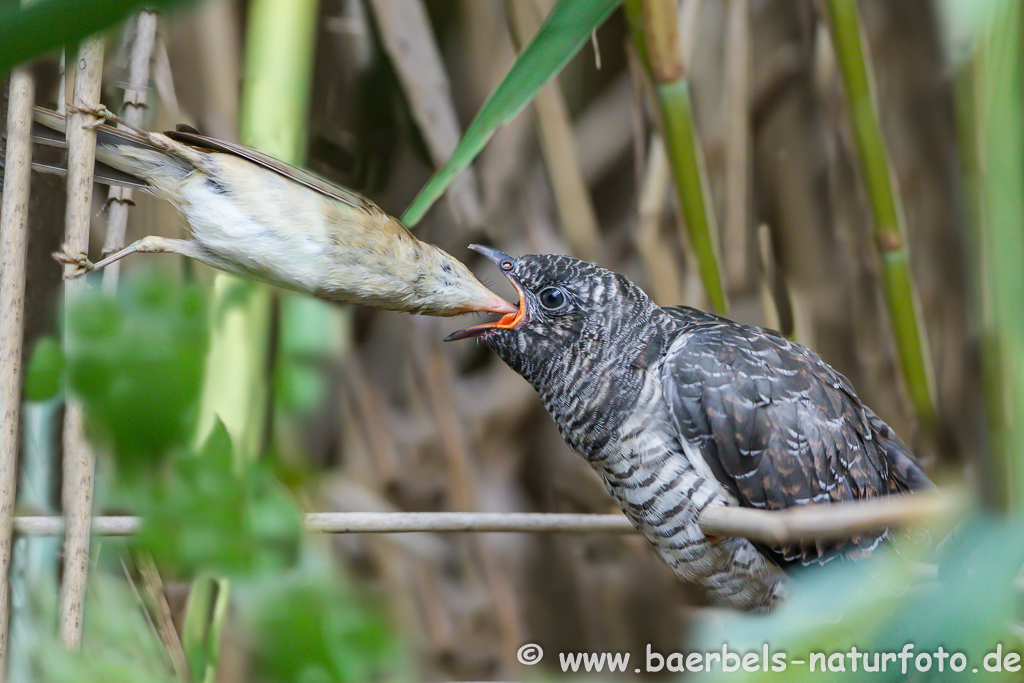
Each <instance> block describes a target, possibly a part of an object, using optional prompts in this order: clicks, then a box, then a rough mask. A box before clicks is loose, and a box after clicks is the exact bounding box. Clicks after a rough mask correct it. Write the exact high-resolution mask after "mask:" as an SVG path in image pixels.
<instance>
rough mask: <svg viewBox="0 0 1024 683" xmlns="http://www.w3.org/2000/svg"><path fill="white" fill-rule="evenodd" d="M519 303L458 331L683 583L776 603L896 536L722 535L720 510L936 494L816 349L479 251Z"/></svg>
mask: <svg viewBox="0 0 1024 683" xmlns="http://www.w3.org/2000/svg"><path fill="white" fill-rule="evenodd" d="M472 248H474V249H475V250H476V251H478V252H480V253H481V254H483V255H484V256H486V257H487V258H489V259H490V260H492V261H493V262H494V263H495V264H497V266H498V267H499V268H500V269H501V271H502V273H504V275H505V276H506V277H507V278H508V279H509V281H510V282H511V283H512V285H513V287H515V289H516V290H517V292H518V293H519V298H520V304H519V310H518V312H517V313H515V314H508V315H506V316H504V317H503V318H502V319H501V320H499V321H497V322H494V323H487V324H483V325H477V326H475V327H470V328H468V329H464V330H461V331H459V332H455V333H453V334H451V335H449V336H448V338H447V339H448V340H455V339H465V338H474V337H475V338H477V339H479V340H481V341H483V342H484V343H485V344H486V345H487V346H489V347H491V348H492V349H494V351H495V352H496V353H497V354H498V355H499V356H500V357H501V359H502V360H504V361H505V363H507V364H508V365H509V366H510V367H511V368H512V369H513V370H515V371H516V372H518V373H519V374H520V375H522V376H523V378H525V379H526V380H527V381H528V382H530V384H532V385H533V387H534V388H535V389H536V390H537V392H538V393H539V394H540V397H541V400H542V401H543V403H544V406H545V408H547V410H548V412H549V413H550V414H551V416H552V417H553V418H554V420H555V423H556V424H557V425H558V429H559V431H560V432H561V434H562V437H563V438H564V439H565V441H566V442H567V443H568V444H569V446H571V447H572V448H573V449H574V450H575V451H576V452H578V453H579V454H580V455H582V456H583V457H584V458H586V459H587V460H588V461H589V462H590V464H591V465H592V466H593V467H594V469H595V470H596V471H597V472H598V474H599V475H600V476H601V478H602V479H603V480H604V483H605V485H606V487H607V489H608V491H609V493H611V495H612V497H613V498H614V499H615V501H616V502H617V503H618V504H619V506H620V507H621V508H622V510H623V512H625V514H626V516H627V517H628V518H629V519H630V521H631V522H632V523H633V524H634V525H635V526H636V528H637V529H638V530H640V531H641V532H642V533H643V534H644V536H646V537H647V539H648V540H649V541H650V542H651V544H652V545H653V546H654V548H655V550H656V551H657V552H658V553H659V554H660V555H661V557H662V558H663V559H664V560H665V561H666V562H667V563H668V565H669V566H670V567H671V568H672V569H673V570H674V571H675V573H676V574H677V575H678V576H679V577H680V578H682V579H684V580H687V581H695V582H697V583H699V584H700V585H702V586H703V587H704V588H705V590H706V591H707V592H708V594H709V595H710V596H711V597H712V598H713V599H714V600H716V601H718V602H720V603H724V604H727V605H731V606H733V607H737V608H740V609H754V610H769V609H771V608H773V607H774V606H776V605H777V604H778V603H779V602H780V601H781V600H783V599H784V598H785V596H786V590H787V589H786V572H785V570H786V569H788V568H790V567H793V566H799V565H805V564H816V563H825V562H827V561H829V560H831V559H833V558H835V557H840V556H855V555H863V554H866V553H869V552H871V551H872V550H873V549H874V548H875V547H876V546H877V545H878V544H879V543H880V542H881V541H882V540H883V539H884V538H885V537H886V536H887V535H888V531H887V530H884V529H883V530H879V531H878V532H877V533H872V534H864V535H860V536H856V537H854V538H850V539H848V540H844V541H838V542H831V543H827V544H823V543H816V544H809V545H792V546H783V547H766V546H762V545H759V544H755V543H752V542H751V541H748V540H747V539H743V538H724V539H710V538H707V537H705V536H704V535H703V534H702V533H701V531H700V529H699V528H698V526H697V518H698V516H699V515H700V513H701V511H702V510H703V509H704V508H705V507H707V506H709V505H740V506H749V507H754V508H764V509H769V510H777V509H781V508H787V507H791V506H796V505H804V504H807V503H831V502H839V501H848V500H859V499H866V498H875V497H877V496H885V495H891V494H899V493H904V492H910V491H915V490H919V489H924V488H930V487H931V486H932V485H931V483H930V482H929V480H928V478H927V477H926V476H925V474H924V472H923V471H922V470H921V467H920V466H919V465H918V463H917V460H916V459H915V458H914V456H913V455H912V454H911V453H910V451H909V449H908V448H907V446H906V445H905V444H904V443H903V442H902V441H901V440H900V438H899V437H898V436H897V435H896V434H895V433H894V432H893V431H892V429H890V428H889V427H888V426H887V425H886V424H885V423H884V422H883V421H882V420H881V419H879V418H878V416H876V415H875V414H874V413H873V412H872V411H871V409H870V408H868V407H867V406H865V405H864V404H863V403H862V402H861V401H860V399H859V398H857V395H856V393H854V390H853V387H852V386H850V383H849V382H848V381H847V380H846V378H844V377H843V376H842V375H840V374H839V373H838V372H836V371H835V370H833V369H832V368H831V367H830V366H829V365H828V364H827V363H825V362H824V361H823V360H822V359H821V358H819V357H818V355H817V354H815V353H813V352H812V351H809V350H808V349H806V348H804V347H803V346H800V345H799V344H795V343H793V342H791V341H789V340H787V339H785V338H783V337H781V336H779V335H777V334H776V333H774V332H771V331H768V330H764V329H761V328H758V327H751V326H748V325H740V324H738V323H735V322H732V321H730V320H726V319H725V318H720V317H718V316H714V315H710V314H708V313H704V312H702V311H699V310H696V309H694V308H688V307H685V306H679V307H671V308H660V307H658V306H657V305H655V304H654V302H653V301H651V299H650V298H649V297H648V296H647V295H646V294H645V293H644V292H643V290H641V289H640V288H639V287H637V286H636V285H634V284H633V283H632V282H630V281H629V280H627V279H626V278H625V277H623V276H621V275H618V274H616V273H613V272H611V271H609V270H605V269H604V268H600V267H598V266H596V265H594V264H591V263H587V262H584V261H580V260H578V259H574V258H569V257H566V256H555V255H539V256H523V257H521V258H512V257H510V256H507V255H505V254H503V253H501V252H500V251H497V250H496V249H491V248H489V247H479V246H475V247H472Z"/></svg>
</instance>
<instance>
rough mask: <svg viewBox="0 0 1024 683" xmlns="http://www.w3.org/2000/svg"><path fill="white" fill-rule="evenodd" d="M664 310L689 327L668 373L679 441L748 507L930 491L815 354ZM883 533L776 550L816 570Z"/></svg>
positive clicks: (667, 392)
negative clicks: (817, 564)
mask: <svg viewBox="0 0 1024 683" xmlns="http://www.w3.org/2000/svg"><path fill="white" fill-rule="evenodd" d="M666 310H667V311H668V312H669V314H670V315H672V316H673V317H674V318H675V319H676V320H677V321H679V322H680V323H682V325H681V327H680V332H679V333H678V334H677V336H676V337H675V338H674V340H673V341H672V342H671V344H670V345H669V346H668V349H667V352H666V355H665V357H664V358H663V360H662V365H661V380H662V387H663V392H664V396H665V400H666V401H667V403H668V406H669V408H670V411H671V413H672V416H673V418H674V420H675V425H676V428H677V430H678V432H679V437H680V438H681V439H685V440H686V441H688V442H690V443H691V444H693V445H695V446H696V447H697V449H698V450H699V452H700V454H701V455H702V456H703V458H704V460H705V462H706V464H707V466H708V468H709V469H710V470H711V472H713V473H714V475H715V477H716V478H717V479H718V481H719V482H720V483H721V484H722V485H723V486H724V487H725V488H726V489H727V490H728V491H729V492H730V493H732V495H733V496H735V498H736V499H737V500H738V501H739V503H740V504H741V505H745V506H749V507H755V508H764V509H769V510H778V509H782V508H787V507H792V506H796V505H805V504H808V503H818V502H838V501H847V500H859V499H865V498H874V497H877V496H883V495H888V494H891V493H897V492H900V491H906V490H910V489H914V488H920V487H922V486H923V485H925V483H926V482H927V478H926V477H925V476H924V474H923V473H922V472H921V470H920V468H919V467H918V466H917V463H916V461H915V460H914V458H913V456H912V455H910V453H909V451H908V450H907V448H906V446H905V445H904V444H903V442H902V441H900V440H899V438H898V437H896V436H895V434H894V433H892V431H891V430H890V429H889V428H888V426H886V425H885V423H883V422H882V421H881V420H879V419H878V418H877V416H875V414H874V413H872V412H871V411H870V410H869V409H867V408H866V407H865V406H864V405H863V404H862V403H861V401H860V400H859V399H858V398H857V396H856V394H855V393H854V391H853V388H852V387H851V386H850V384H849V382H848V381H847V380H846V378H845V377H843V376H842V375H840V374H839V373H838V372H836V371H835V370H833V369H832V368H831V367H829V366H828V365H827V364H826V363H825V362H824V361H822V360H821V358H819V357H818V356H817V355H816V354H815V353H813V352H811V351H809V350H808V349H806V348H804V347H802V346H799V345H797V344H794V343H792V342H790V341H788V340H787V339H785V338H783V337H781V336H778V335H777V334H774V333H772V332H768V331H766V330H762V329H760V328H756V327H749V326H746V325H739V324H737V323H734V322H731V321H729V320H726V319H724V318H719V317H717V316H712V315H709V314H706V313H703V312H701V311H697V310H696V309H690V308H675V309H666ZM928 485H930V484H928ZM885 534H886V531H885V530H880V531H879V532H878V533H877V534H865V535H862V536H859V537H856V538H852V539H850V540H849V541H848V542H840V543H837V544H835V543H834V544H830V545H821V544H816V545H812V546H792V547H783V548H772V549H770V550H771V551H772V554H773V555H775V556H776V558H777V559H779V560H780V561H781V562H783V563H788V562H797V561H800V562H803V563H808V562H818V561H825V560H827V559H830V558H831V557H834V556H835V555H837V554H839V553H840V552H841V551H842V552H856V551H858V550H868V549H870V548H873V547H874V546H875V545H876V544H877V542H878V540H879V539H880V538H882V537H883V536H884V535H885Z"/></svg>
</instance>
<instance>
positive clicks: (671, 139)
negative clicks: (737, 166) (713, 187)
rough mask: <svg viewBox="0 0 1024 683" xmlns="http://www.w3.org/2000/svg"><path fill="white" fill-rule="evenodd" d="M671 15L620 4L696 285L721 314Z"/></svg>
mask: <svg viewBox="0 0 1024 683" xmlns="http://www.w3.org/2000/svg"><path fill="white" fill-rule="evenodd" d="M677 11H678V10H677V8H676V3H675V0H627V2H626V13H627V15H628V17H629V23H630V28H631V33H632V38H633V43H634V44H635V45H636V47H637V51H638V52H639V53H640V55H641V57H642V58H643V61H644V64H645V65H646V67H647V71H648V73H649V74H650V76H651V79H652V80H653V82H654V92H655V96H656V98H657V100H658V108H659V111H660V114H661V116H660V125H661V132H662V139H663V140H664V141H665V146H666V149H667V150H668V158H669V166H670V167H671V169H672V176H673V179H674V180H675V186H676V196H677V199H678V202H679V207H680V209H681V210H682V214H683V219H684V222H685V224H686V230H687V233H688V235H689V239H690V243H691V245H692V246H693V250H694V253H695V254H696V256H697V267H698V270H699V271H700V276H701V280H702V281H703V283H704V288H705V290H706V291H707V294H708V298H709V299H710V301H711V305H712V306H713V307H714V308H715V309H716V310H717V311H718V312H720V313H724V312H725V311H726V310H727V309H728V305H729V304H728V300H727V298H726V295H725V287H724V286H723V284H722V275H721V267H720V265H719V261H720V260H719V256H718V244H717V240H718V237H717V235H718V227H717V224H716V221H715V212H714V206H713V203H712V201H711V193H710V190H709V188H708V181H707V169H706V167H705V164H704V155H703V151H702V150H701V146H700V140H699V137H698V134H697V129H696V123H695V121H694V116H693V106H692V103H691V102H690V89H689V83H688V80H687V78H686V70H685V68H684V66H683V60H682V54H681V50H680V45H679V28H678V17H677Z"/></svg>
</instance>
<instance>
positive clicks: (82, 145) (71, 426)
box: [60, 37, 103, 648]
mask: <svg viewBox="0 0 1024 683" xmlns="http://www.w3.org/2000/svg"><path fill="white" fill-rule="evenodd" d="M71 66H72V69H73V71H74V74H75V89H74V100H73V103H74V104H76V105H80V106H95V105H97V104H98V103H99V98H100V85H101V78H102V76H103V40H102V39H101V38H96V37H93V38H87V39H86V40H84V41H83V42H82V44H81V45H80V47H79V50H78V55H77V57H76V58H75V62H74V63H73V64H72V65H71ZM94 120H95V118H94V117H93V116H90V115H88V114H82V113H78V112H75V113H72V114H70V115H69V116H68V127H67V139H68V177H67V191H68V198H67V210H66V213H65V219H64V229H65V247H66V248H67V249H68V251H69V253H72V254H76V253H79V252H85V251H87V250H88V247H89V219H90V217H91V214H92V175H93V165H94V164H95V161H96V132H95V131H94V130H92V129H90V128H86V127H85V125H86V124H89V123H92V122H93V121H94ZM68 268H69V269H73V268H74V267H73V266H68ZM84 284H85V280H84V279H82V278H79V279H75V280H67V281H65V283H64V301H65V306H67V305H70V304H71V303H72V302H73V301H74V299H75V296H76V294H78V292H79V291H81V288H82V287H83V286H84ZM65 343H66V340H65ZM95 467H96V463H95V460H94V457H93V453H92V449H91V448H90V446H89V444H88V442H87V441H86V440H85V432H84V429H83V413H82V406H81V404H80V403H79V402H78V401H76V400H74V399H71V398H68V401H67V408H66V410H65V413H64V487H63V496H62V501H63V507H64V516H65V519H66V525H65V532H64V578H63V583H62V584H61V595H60V598H61V599H60V634H61V640H62V641H63V642H64V644H65V645H67V646H68V647H72V648H75V647H78V645H79V643H80V642H81V640H82V613H83V607H84V601H85V586H86V580H87V579H88V571H89V536H90V527H91V523H90V521H91V517H92V496H93V475H94V473H95V472H94V470H95Z"/></svg>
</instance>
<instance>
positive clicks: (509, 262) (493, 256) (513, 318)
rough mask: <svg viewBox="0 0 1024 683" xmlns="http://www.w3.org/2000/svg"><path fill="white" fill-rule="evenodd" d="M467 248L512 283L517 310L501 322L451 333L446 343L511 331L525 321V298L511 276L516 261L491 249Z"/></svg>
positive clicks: (483, 247) (477, 246) (475, 245)
mask: <svg viewBox="0 0 1024 683" xmlns="http://www.w3.org/2000/svg"><path fill="white" fill-rule="evenodd" d="M469 248H470V249H472V250H473V251H475V252H477V253H478V254H481V255H483V256H484V257H485V258H487V259H488V260H489V261H492V262H493V263H494V265H496V266H498V268H499V269H500V270H501V272H502V274H504V275H505V277H507V278H508V281H509V282H511V283H512V286H513V287H515V290H516V293H518V294H519V308H518V309H516V310H515V312H514V313H507V314H506V315H504V316H502V318H501V320H498V321H495V322H491V323H484V324H483V325H474V326H473V327H467V328H466V329H464V330H458V331H457V332H452V333H451V334H449V335H448V336H447V337H445V338H444V340H445V341H446V342H448V341H457V340H459V339H469V338H470V337H479V336H480V335H482V334H484V333H486V332H487V331H488V330H493V329H511V328H513V327H517V326H519V325H520V324H522V323H523V322H524V321H525V320H526V306H525V301H526V296H525V295H524V293H523V288H522V287H520V285H519V283H518V282H517V281H516V278H515V277H514V276H513V275H512V269H513V268H515V264H516V260H515V259H514V258H512V257H511V256H509V255H508V254H505V253H503V252H500V251H498V250H497V249H494V248H492V247H485V246H483V245H480V244H471V245H469Z"/></svg>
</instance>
